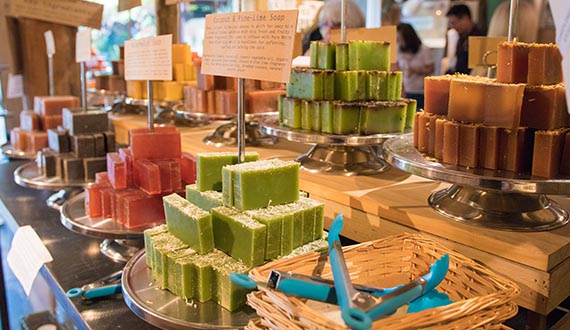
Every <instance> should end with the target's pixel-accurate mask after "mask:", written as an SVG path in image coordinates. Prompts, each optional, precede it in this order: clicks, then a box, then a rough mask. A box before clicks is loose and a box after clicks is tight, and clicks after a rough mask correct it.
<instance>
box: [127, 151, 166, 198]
mask: <svg viewBox="0 0 570 330" xmlns="http://www.w3.org/2000/svg"><path fill="white" fill-rule="evenodd" d="M133 183H134V185H135V187H137V188H140V189H141V190H142V191H144V192H146V193H147V194H150V195H156V194H160V191H161V184H160V168H159V166H158V165H156V164H155V163H153V162H151V161H150V160H148V159H139V160H135V161H133Z"/></svg>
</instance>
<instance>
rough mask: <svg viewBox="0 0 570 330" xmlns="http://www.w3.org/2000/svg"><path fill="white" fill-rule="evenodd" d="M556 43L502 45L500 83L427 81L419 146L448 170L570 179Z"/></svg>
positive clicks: (456, 78)
mask: <svg viewBox="0 0 570 330" xmlns="http://www.w3.org/2000/svg"><path fill="white" fill-rule="evenodd" d="M561 61H562V58H561V55H560V51H559V50H558V47H557V46H556V45H554V44H527V43H522V42H503V43H500V44H499V47H498V59H497V79H488V78H482V77H472V76H466V75H446V76H438V77H426V78H425V109H424V110H425V112H421V113H418V114H417V115H416V118H415V121H416V124H415V126H414V127H415V128H414V130H415V131H414V146H415V147H416V148H417V149H418V150H419V151H420V152H422V153H425V154H427V155H428V156H430V157H433V158H435V159H437V160H439V161H442V162H443V163H446V164H451V165H459V166H464V167H467V168H485V169H490V170H504V171H509V172H514V173H530V174H532V175H533V176H537V177H543V178H553V177H556V176H557V175H558V174H566V175H568V174H570V134H569V132H570V129H569V127H570V115H568V113H567V111H566V97H565V89H564V84H563V82H562V65H561Z"/></svg>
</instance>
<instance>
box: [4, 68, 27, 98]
mask: <svg viewBox="0 0 570 330" xmlns="http://www.w3.org/2000/svg"><path fill="white" fill-rule="evenodd" d="M22 96H24V77H23V76H22V75H21V74H11V73H10V74H8V88H6V97H7V98H9V99H15V98H17V97H22Z"/></svg>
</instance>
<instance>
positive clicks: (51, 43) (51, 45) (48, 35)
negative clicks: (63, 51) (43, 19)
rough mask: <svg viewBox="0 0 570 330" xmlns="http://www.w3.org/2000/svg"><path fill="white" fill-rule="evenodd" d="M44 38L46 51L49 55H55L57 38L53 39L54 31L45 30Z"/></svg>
mask: <svg viewBox="0 0 570 330" xmlns="http://www.w3.org/2000/svg"><path fill="white" fill-rule="evenodd" d="M44 38H45V40H46V51H47V54H48V56H53V55H54V54H55V40H54V39H53V32H52V31H51V30H49V31H46V32H44Z"/></svg>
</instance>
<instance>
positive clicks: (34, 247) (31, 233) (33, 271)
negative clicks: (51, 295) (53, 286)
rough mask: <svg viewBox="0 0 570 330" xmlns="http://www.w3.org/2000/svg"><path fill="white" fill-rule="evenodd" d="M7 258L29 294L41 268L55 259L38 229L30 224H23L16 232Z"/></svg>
mask: <svg viewBox="0 0 570 330" xmlns="http://www.w3.org/2000/svg"><path fill="white" fill-rule="evenodd" d="M6 260H7V261H8V265H9V266H10V268H11V269H12V272H13V273H14V275H15V276H16V278H17V279H18V281H19V282H20V284H21V285H22V288H24V292H26V294H27V295H29V294H30V290H31V289H32V284H33V283H34V279H35V278H36V276H37V275H38V272H39V271H40V268H42V266H43V264H45V263H46V262H50V261H53V257H52V256H51V254H50V253H49V251H48V249H47V248H46V247H45V245H44V243H42V240H41V239H40V237H39V236H38V234H37V233H36V231H35V230H34V229H33V228H32V227H30V226H23V227H20V228H18V229H17V230H16V232H15V233H14V238H13V239H12V246H11V248H10V251H8V256H7V257H6Z"/></svg>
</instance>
